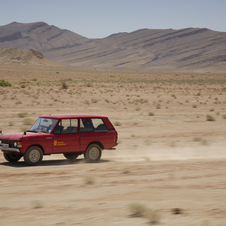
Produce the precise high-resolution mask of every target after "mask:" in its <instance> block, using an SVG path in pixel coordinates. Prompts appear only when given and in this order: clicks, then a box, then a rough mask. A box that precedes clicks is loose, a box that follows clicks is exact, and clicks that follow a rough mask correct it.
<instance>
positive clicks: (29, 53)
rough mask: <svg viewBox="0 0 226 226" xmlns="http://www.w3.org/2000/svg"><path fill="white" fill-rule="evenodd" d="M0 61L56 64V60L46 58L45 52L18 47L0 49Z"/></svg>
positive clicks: (5, 62) (6, 62)
mask: <svg viewBox="0 0 226 226" xmlns="http://www.w3.org/2000/svg"><path fill="white" fill-rule="evenodd" d="M0 63H3V64H11V63H15V64H42V65H54V64H56V63H55V62H53V61H51V60H48V59H46V58H44V56H43V54H42V53H40V52H38V51H36V50H33V49H29V50H24V49H18V48H8V49H0Z"/></svg>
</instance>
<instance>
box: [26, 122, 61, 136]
mask: <svg viewBox="0 0 226 226" xmlns="http://www.w3.org/2000/svg"><path fill="white" fill-rule="evenodd" d="M57 122H58V119H53V118H38V120H37V121H36V122H35V124H34V125H33V126H32V127H31V128H30V129H29V130H28V132H43V133H51V132H52V130H53V128H54V127H55V125H56V123H57Z"/></svg>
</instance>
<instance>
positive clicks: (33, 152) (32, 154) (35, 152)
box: [24, 146, 43, 166]
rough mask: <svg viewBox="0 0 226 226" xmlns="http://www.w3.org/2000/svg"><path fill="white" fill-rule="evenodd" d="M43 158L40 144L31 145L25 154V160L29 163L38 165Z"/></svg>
mask: <svg viewBox="0 0 226 226" xmlns="http://www.w3.org/2000/svg"><path fill="white" fill-rule="evenodd" d="M42 158H43V152H42V149H41V148H40V147H38V146H31V147H29V148H28V149H27V151H26V152H25V154H24V161H25V163H26V164H27V165H30V166H36V165H38V164H39V163H41V161H42Z"/></svg>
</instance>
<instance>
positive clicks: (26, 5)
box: [0, 0, 226, 38]
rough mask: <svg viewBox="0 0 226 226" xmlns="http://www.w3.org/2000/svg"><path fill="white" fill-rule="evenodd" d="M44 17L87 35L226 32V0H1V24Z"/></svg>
mask: <svg viewBox="0 0 226 226" xmlns="http://www.w3.org/2000/svg"><path fill="white" fill-rule="evenodd" d="M14 21H16V22H21V23H31V22H39V21H43V22H46V23H48V24H49V25H55V26H57V27H59V28H62V29H68V30H70V31H73V32H75V33H77V34H80V35H83V36H85V37H87V38H103V37H106V36H109V35H111V34H113V33H118V32H131V31H135V30H138V29H141V28H150V29H167V28H173V29H181V28H187V27H199V28H209V29H211V30H216V31H224V32H226V0H0V26H3V25H6V24H9V23H11V22H14Z"/></svg>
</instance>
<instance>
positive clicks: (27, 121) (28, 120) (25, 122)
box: [23, 118, 33, 126]
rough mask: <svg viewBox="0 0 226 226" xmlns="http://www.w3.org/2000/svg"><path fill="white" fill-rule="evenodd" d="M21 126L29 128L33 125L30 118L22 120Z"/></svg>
mask: <svg viewBox="0 0 226 226" xmlns="http://www.w3.org/2000/svg"><path fill="white" fill-rule="evenodd" d="M23 124H24V125H27V126H31V125H32V124H33V119H31V118H25V119H24V120H23Z"/></svg>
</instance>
